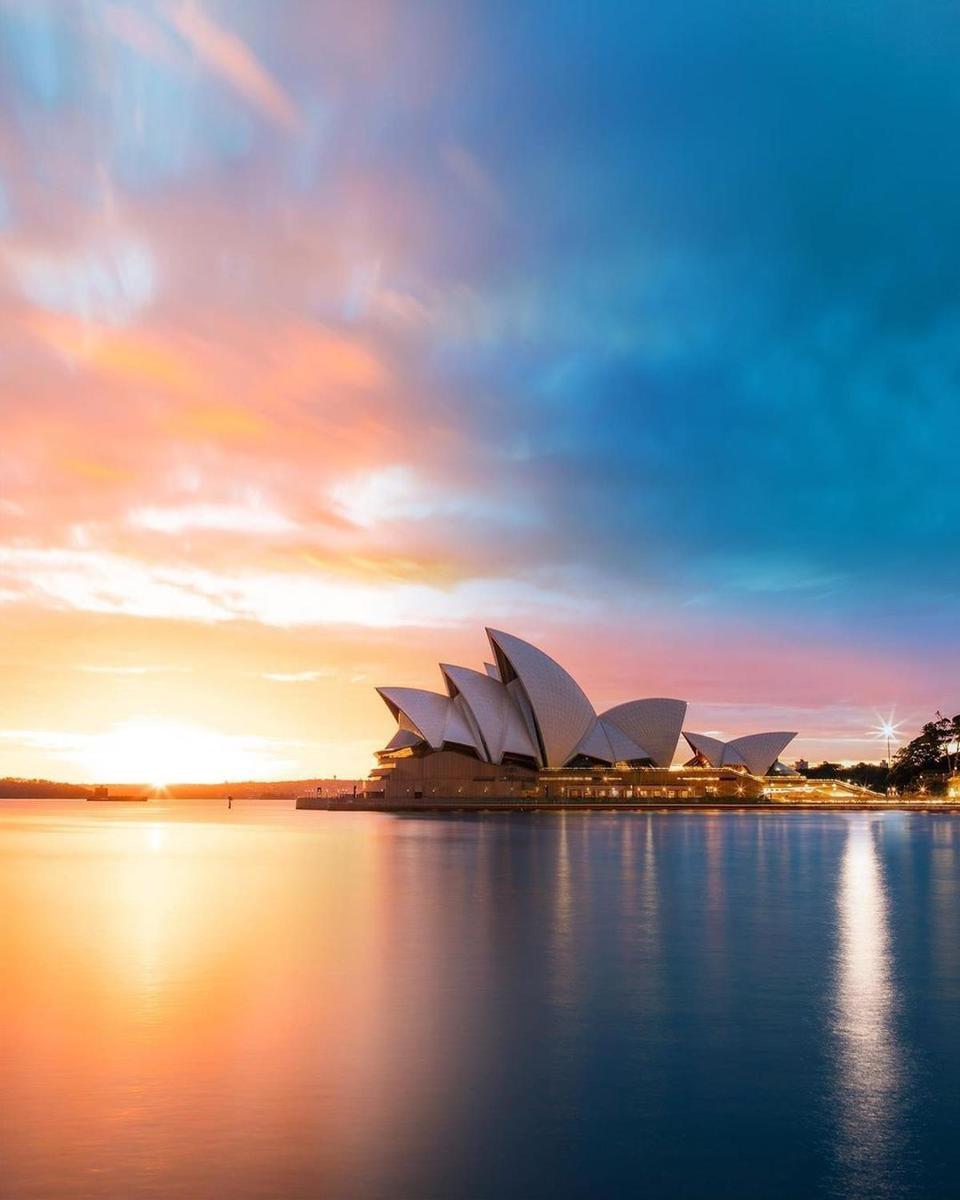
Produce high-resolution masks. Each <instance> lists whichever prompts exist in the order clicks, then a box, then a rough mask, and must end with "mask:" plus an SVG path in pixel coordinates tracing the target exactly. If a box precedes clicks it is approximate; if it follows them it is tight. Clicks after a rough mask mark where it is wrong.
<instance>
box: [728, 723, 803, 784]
mask: <svg viewBox="0 0 960 1200" xmlns="http://www.w3.org/2000/svg"><path fill="white" fill-rule="evenodd" d="M796 736H797V735H796V733H786V732H784V731H783V730H777V731H776V732H770V733H750V734H747V735H746V736H745V737H739V738H734V740H733V741H732V742H728V743H727V747H726V750H725V751H724V765H726V764H727V762H728V759H727V754H728V753H729V754H736V755H737V757H738V760H739V761H740V762H742V763H743V764H744V765H745V766H746V768H747V770H748V771H749V772H750V774H751V775H766V774H767V773H768V772H769V771H770V769H771V768H772V767H773V766H774V764H775V763H776V761H777V759H778V758H779V757H780V755H781V754H782V753H783V751H784V749H785V748H786V747H787V746H788V745H789V744H790V743H791V742H792V741H793V739H794V738H795V737H796Z"/></svg>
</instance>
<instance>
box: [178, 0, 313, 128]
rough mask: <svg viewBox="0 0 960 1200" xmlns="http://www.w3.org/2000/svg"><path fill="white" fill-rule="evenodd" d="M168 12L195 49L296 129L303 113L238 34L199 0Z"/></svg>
mask: <svg viewBox="0 0 960 1200" xmlns="http://www.w3.org/2000/svg"><path fill="white" fill-rule="evenodd" d="M166 12H167V15H168V17H169V19H170V21H171V23H172V24H173V26H174V27H175V28H176V30H177V31H178V32H179V33H180V35H181V36H182V37H183V38H185V39H186V41H187V42H189V44H190V46H191V47H192V48H193V51H194V53H195V54H196V55H197V57H198V58H199V59H200V61H201V62H203V63H205V64H206V66H208V67H209V68H210V70H211V71H214V72H215V73H216V74H217V75H219V76H220V77H221V78H222V79H224V80H225V81H226V82H227V83H229V84H230V85H231V86H232V87H234V88H235V89H236V90H237V91H238V92H239V93H240V94H241V95H243V96H244V97H246V99H247V100H249V101H250V103H251V104H253V105H254V106H255V107H256V108H258V109H259V110H260V111H261V112H262V113H263V114H264V115H265V116H267V117H269V118H270V120H271V121H273V122H274V123H275V124H277V125H278V126H280V127H281V128H282V129H285V130H288V131H290V130H296V129H297V128H298V127H299V125H300V116H299V113H298V112H297V109H296V106H295V105H294V103H293V101H292V100H291V98H290V96H289V95H288V94H287V92H286V91H285V90H284V88H283V87H282V86H281V85H280V84H279V83H278V82H277V80H276V79H274V78H273V76H272V75H271V74H270V73H269V72H268V71H267V69H266V68H265V67H264V66H263V64H262V63H261V62H260V61H259V60H258V58H257V56H256V55H255V54H254V52H253V50H252V49H251V48H250V47H249V46H248V45H247V44H246V42H244V40H243V39H242V38H241V37H239V36H238V35H237V34H235V33H232V32H231V31H230V30H228V29H224V28H223V27H222V26H221V25H218V24H217V23H216V22H215V21H214V20H213V19H212V18H211V17H210V16H208V15H207V13H206V12H205V11H204V10H203V9H202V8H201V7H200V5H199V4H198V3H196V0H179V2H178V3H175V4H171V5H169V6H168V8H167V10H166Z"/></svg>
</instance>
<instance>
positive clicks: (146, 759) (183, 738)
mask: <svg viewBox="0 0 960 1200" xmlns="http://www.w3.org/2000/svg"><path fill="white" fill-rule="evenodd" d="M83 757H84V764H83V765H84V767H85V768H86V770H87V771H88V772H89V776H90V778H91V779H93V780H96V781H103V782H115V783H148V784H149V785H150V786H151V787H153V788H155V789H161V788H164V787H167V786H168V785H169V784H172V783H218V782H221V781H223V780H226V779H237V778H247V779H250V778H257V777H260V778H263V777H264V776H265V775H266V776H269V775H270V774H271V773H272V772H273V771H274V770H275V769H276V768H277V766H278V764H277V763H276V762H275V761H274V760H273V759H272V758H271V757H269V756H268V755H265V754H264V753H262V751H261V749H260V747H259V746H258V745H257V744H256V739H248V738H244V737H242V736H238V735H235V734H227V733H222V732H221V731H219V730H214V729H206V728H204V727H202V726H197V725H186V724H181V723H177V722H163V721H129V722H126V723H125V724H123V725H115V726H114V727H113V728H112V729H108V730H106V731H104V732H103V733H100V734H97V735H95V736H94V737H93V738H91V740H90V743H89V745H88V747H87V748H86V750H85V752H84V756H83Z"/></svg>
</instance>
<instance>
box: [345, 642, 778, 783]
mask: <svg viewBox="0 0 960 1200" xmlns="http://www.w3.org/2000/svg"><path fill="white" fill-rule="evenodd" d="M487 637H488V638H489V641H490V650H491V657H492V659H493V661H492V662H488V663H486V664H484V669H483V670H482V671H478V670H474V669H473V668H471V667H457V666H453V665H451V664H449V663H441V664H440V673H441V676H442V679H443V684H444V688H445V690H444V691H442V692H440V691H437V692H434V691H429V690H426V689H423V688H409V687H381V688H377V691H378V693H379V694H380V696H381V698H382V699H383V701H384V703H385V704H386V705H387V708H388V709H389V710H390V712H391V714H392V715H393V717H394V719H395V720H396V723H397V729H396V732H395V734H394V735H393V737H392V738H391V740H390V741H389V743H388V744H387V746H386V747H385V748H384V749H383V750H381V751H380V752H379V754H378V755H377V760H378V765H377V767H376V768H375V770H374V771H373V772H372V774H371V778H370V780H369V782H368V785H367V790H366V795H367V797H368V798H369V799H377V798H380V799H382V800H383V802H384V803H385V804H398V805H403V804H416V803H432V802H437V803H440V802H452V803H478V802H479V803H487V802H489V803H495V802H498V801H499V802H513V803H518V802H531V803H537V804H541V803H543V804H551V803H557V804H580V803H589V802H596V801H606V802H609V803H624V802H626V803H630V802H631V801H655V800H669V799H675V800H702V799H713V798H716V799H722V798H744V799H758V798H760V797H762V796H763V794H764V787H765V783H764V781H765V778H766V777H768V776H770V775H771V774H781V775H782V774H783V773H785V772H787V769H786V768H785V767H784V766H783V764H782V763H780V762H779V756H780V754H781V753H782V752H783V750H784V749H785V747H786V746H787V744H788V743H789V742H790V741H791V740H792V738H793V737H795V736H796V735H795V734H793V733H758V734H752V735H748V736H745V737H738V738H735V739H734V740H733V741H730V742H723V741H720V740H719V739H717V738H714V737H710V736H707V735H704V734H699V733H689V732H685V731H684V730H683V723H684V718H685V716H686V711H687V705H686V701H684V700H671V699H665V698H660V697H658V698H653V699H643V700H628V701H627V702H626V703H624V704H617V705H615V706H614V707H613V708H608V709H607V710H606V711H605V712H601V713H597V712H596V711H595V709H594V707H593V705H592V704H591V703H590V701H589V699H588V698H587V696H586V695H585V693H584V691H583V689H582V688H581V687H580V685H579V684H578V683H577V681H576V680H575V679H574V678H573V677H572V676H571V675H570V674H569V673H568V672H567V671H565V670H564V668H563V667H562V666H560V664H559V663H557V662H555V661H554V659H552V658H551V657H550V656H549V655H548V654H545V653H544V652H543V651H542V650H540V649H538V648H537V647H536V646H532V645H531V644H530V643H529V642H525V641H523V640H522V639H521V638H518V637H515V636H514V635H513V634H509V633H503V632H501V631H500V630H497V629H488V630H487ZM681 733H683V736H684V738H685V739H686V741H687V744H688V745H689V747H690V750H691V752H692V755H693V757H692V758H691V759H690V760H689V761H688V762H686V763H685V764H684V765H683V766H674V757H675V755H676V750H677V745H678V743H679V741H680V735H681Z"/></svg>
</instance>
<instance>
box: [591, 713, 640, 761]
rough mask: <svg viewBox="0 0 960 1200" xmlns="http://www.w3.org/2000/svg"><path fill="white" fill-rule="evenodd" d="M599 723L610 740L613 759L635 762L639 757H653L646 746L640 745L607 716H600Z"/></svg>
mask: <svg viewBox="0 0 960 1200" xmlns="http://www.w3.org/2000/svg"><path fill="white" fill-rule="evenodd" d="M599 723H600V724H601V725H602V726H603V728H604V730H605V731H606V734H607V738H608V739H609V742H610V749H611V750H612V751H613V761H614V762H615V763H618V762H633V761H635V760H636V759H639V758H650V759H652V758H653V755H652V754H651V753H650V751H649V750H647V749H646V748H645V747H643V746H640V745H638V744H637V743H636V742H635V741H634V740H633V738H631V737H628V736H627V734H625V733H624V732H623V730H622V729H621V728H620V727H619V726H618V725H614V724H613V722H612V721H608V720H607V719H606V718H605V717H600V718H599Z"/></svg>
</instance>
